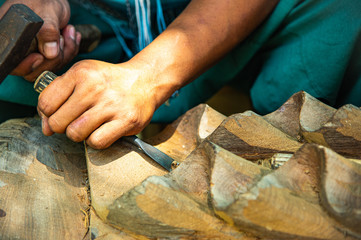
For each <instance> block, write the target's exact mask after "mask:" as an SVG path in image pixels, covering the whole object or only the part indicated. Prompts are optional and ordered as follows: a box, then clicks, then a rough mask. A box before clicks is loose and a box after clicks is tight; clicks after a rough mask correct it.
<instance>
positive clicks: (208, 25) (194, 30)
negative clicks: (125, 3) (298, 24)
mask: <svg viewBox="0 0 361 240" xmlns="http://www.w3.org/2000/svg"><path fill="white" fill-rule="evenodd" d="M277 3H278V0H252V1H249V0H238V1H235V0H233V1H226V0H224V1H219V0H193V1H192V2H191V3H190V4H189V6H188V7H187V8H186V9H185V10H184V11H183V13H182V14H181V15H179V17H178V18H177V19H175V20H174V22H173V23H172V24H171V25H170V26H169V27H168V28H167V29H166V30H165V31H164V32H163V33H162V34H161V35H160V36H159V37H158V38H156V39H155V40H154V41H153V42H152V43H151V44H150V45H149V46H148V47H146V48H145V49H144V50H143V51H141V52H140V53H139V54H138V55H136V56H135V57H134V58H133V59H132V60H131V61H130V62H135V63H137V64H139V63H141V64H143V65H145V66H147V67H148V70H149V71H150V72H151V75H152V76H153V79H152V80H151V81H152V82H153V84H152V83H148V84H150V86H154V87H155V88H156V91H157V92H158V94H157V96H156V97H157V98H158V100H157V101H158V106H159V105H160V104H162V103H163V102H164V101H165V100H166V99H167V98H168V97H169V96H170V95H171V94H172V93H173V92H174V91H175V90H176V89H178V88H180V87H182V86H184V85H185V84H187V83H189V82H190V81H192V80H193V79H195V78H196V77H197V76H199V75H200V74H201V73H202V72H204V71H205V70H206V69H207V68H209V67H210V66H211V65H212V64H214V63H215V62H216V61H217V60H219V59H220V58H221V57H222V56H224V55H225V54H226V53H227V52H229V51H230V50H231V49H232V48H234V47H235V46H236V45H237V44H238V43H240V42H241V41H242V40H244V39H245V38H246V37H247V36H248V35H249V34H250V33H251V32H252V31H253V30H254V29H255V28H256V27H257V26H258V25H259V24H260V23H261V22H262V21H263V20H264V19H265V18H266V17H267V16H268V15H269V14H270V12H271V11H272V10H273V8H274V7H275V5H276V4H277Z"/></svg>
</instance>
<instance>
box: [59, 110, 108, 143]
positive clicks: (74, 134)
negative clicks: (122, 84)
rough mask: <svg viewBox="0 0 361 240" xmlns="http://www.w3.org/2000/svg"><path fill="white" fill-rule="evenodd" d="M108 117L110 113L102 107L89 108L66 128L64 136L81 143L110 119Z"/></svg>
mask: <svg viewBox="0 0 361 240" xmlns="http://www.w3.org/2000/svg"><path fill="white" fill-rule="evenodd" d="M109 116H111V113H110V112H108V111H107V110H106V109H104V108H102V107H97V106H96V107H93V108H90V109H89V110H87V111H86V112H84V113H83V114H82V115H81V116H80V117H79V118H77V119H75V120H74V121H73V122H71V123H70V124H69V126H68V127H67V128H66V135H67V137H68V138H69V139H71V140H72V141H74V142H81V141H83V140H85V139H87V138H88V137H89V135H90V134H91V133H92V132H93V131H94V130H96V129H97V128H98V127H99V126H101V125H102V124H103V123H104V122H107V121H108V120H109V119H110V117H109Z"/></svg>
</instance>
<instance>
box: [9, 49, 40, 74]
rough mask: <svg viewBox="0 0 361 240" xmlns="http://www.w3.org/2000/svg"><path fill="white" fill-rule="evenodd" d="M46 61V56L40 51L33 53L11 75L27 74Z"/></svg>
mask: <svg viewBox="0 0 361 240" xmlns="http://www.w3.org/2000/svg"><path fill="white" fill-rule="evenodd" d="M43 62H44V56H43V55H41V54H39V53H32V54H30V55H28V56H27V57H26V58H24V60H23V61H21V63H20V64H19V65H18V66H17V67H16V68H15V69H14V70H13V71H12V72H11V75H16V76H26V75H28V74H30V73H32V72H33V71H34V70H35V69H36V68H37V67H39V66H40V65H41V64H42V63H43Z"/></svg>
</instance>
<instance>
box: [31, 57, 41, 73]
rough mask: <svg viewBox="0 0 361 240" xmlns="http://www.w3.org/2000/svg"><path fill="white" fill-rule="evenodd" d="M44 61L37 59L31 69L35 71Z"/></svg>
mask: <svg viewBox="0 0 361 240" xmlns="http://www.w3.org/2000/svg"><path fill="white" fill-rule="evenodd" d="M42 63H43V59H38V60H36V61H35V62H34V63H33V65H32V66H31V69H32V70H33V71H34V70H35V69H36V68H37V67H39V66H40V64H42Z"/></svg>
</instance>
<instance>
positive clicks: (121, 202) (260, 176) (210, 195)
mask: <svg viewBox="0 0 361 240" xmlns="http://www.w3.org/2000/svg"><path fill="white" fill-rule="evenodd" d="M360 116H361V113H360V109H359V108H356V107H354V106H351V105H346V106H344V107H342V108H340V109H337V110H336V109H333V108H331V107H329V106H327V105H325V104H323V103H322V102H320V101H318V100H317V99H315V98H313V97H311V96H310V95H308V94H307V93H305V92H300V93H297V94H295V95H294V96H292V97H291V98H290V99H289V100H288V101H287V102H286V103H285V104H284V105H283V106H282V107H280V108H279V109H278V110H277V111H275V112H274V113H271V114H268V115H266V116H259V115H257V114H255V113H253V112H251V111H247V112H245V113H240V114H235V115H232V116H230V117H225V116H223V115H221V114H219V113H217V112H216V111H214V110H213V109H211V108H210V107H208V106H207V105H199V106H198V107H196V108H194V109H192V110H190V111H188V112H187V113H186V114H184V115H183V116H181V117H180V118H179V119H178V120H177V121H175V122H174V123H172V124H170V125H169V126H167V127H166V128H165V129H164V131H163V132H161V133H160V134H159V135H157V136H155V137H152V138H150V139H146V141H147V142H148V143H150V144H152V145H154V146H156V147H158V148H159V149H161V150H162V151H164V152H165V153H167V154H168V155H170V156H171V157H173V158H174V159H175V160H177V161H179V162H180V163H181V164H180V166H179V167H178V168H176V169H175V170H173V171H172V172H170V173H168V172H167V171H165V170H164V169H163V168H162V167H160V166H159V165H158V164H157V163H155V162H154V161H153V160H151V159H149V158H148V157H147V156H146V155H144V154H143V153H142V152H141V151H140V150H139V149H138V148H136V147H134V146H132V145H130V144H129V143H127V142H123V141H122V140H119V141H117V142H116V143H115V144H113V145H112V146H111V147H110V148H108V149H105V150H94V149H92V148H89V147H87V146H86V147H85V157H86V161H85V160H84V148H83V145H82V144H76V143H72V142H70V141H68V140H66V138H65V136H63V135H54V136H52V137H50V138H49V137H45V136H43V135H42V134H41V130H40V121H39V120H38V119H26V120H12V121H8V122H6V123H4V124H2V125H0V239H3V238H4V239H8V238H10V239H14V238H21V239H83V238H84V239H109V240H110V239H114V240H118V239H127V240H132V239H356V238H358V239H361V230H360V229H361V225H360V223H361V210H360V209H361V205H360V204H361V184H360V183H361V160H359V159H357V158H359V151H360V149H359V141H360V134H359V129H360ZM354 128H356V129H354ZM280 156H281V157H282V159H283V160H282V161H283V162H285V163H284V164H283V165H282V164H280V165H279V166H275V165H267V164H263V163H264V162H267V161H268V160H270V159H275V158H279V157H280ZM285 156H287V157H285ZM350 157H352V158H350ZM85 162H86V164H87V173H88V176H86V175H85V173H86V171H85V164H84V163H85ZM260 162H262V165H259V164H256V163H260ZM263 165H264V166H263ZM265 166H269V167H265ZM86 177H88V178H89V185H90V190H89V189H88V188H87V186H85V184H86ZM88 191H90V193H88ZM89 195H90V199H91V201H89V199H88V198H89ZM90 205H91V206H90ZM88 226H89V228H88ZM19 229H20V230H19Z"/></svg>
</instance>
